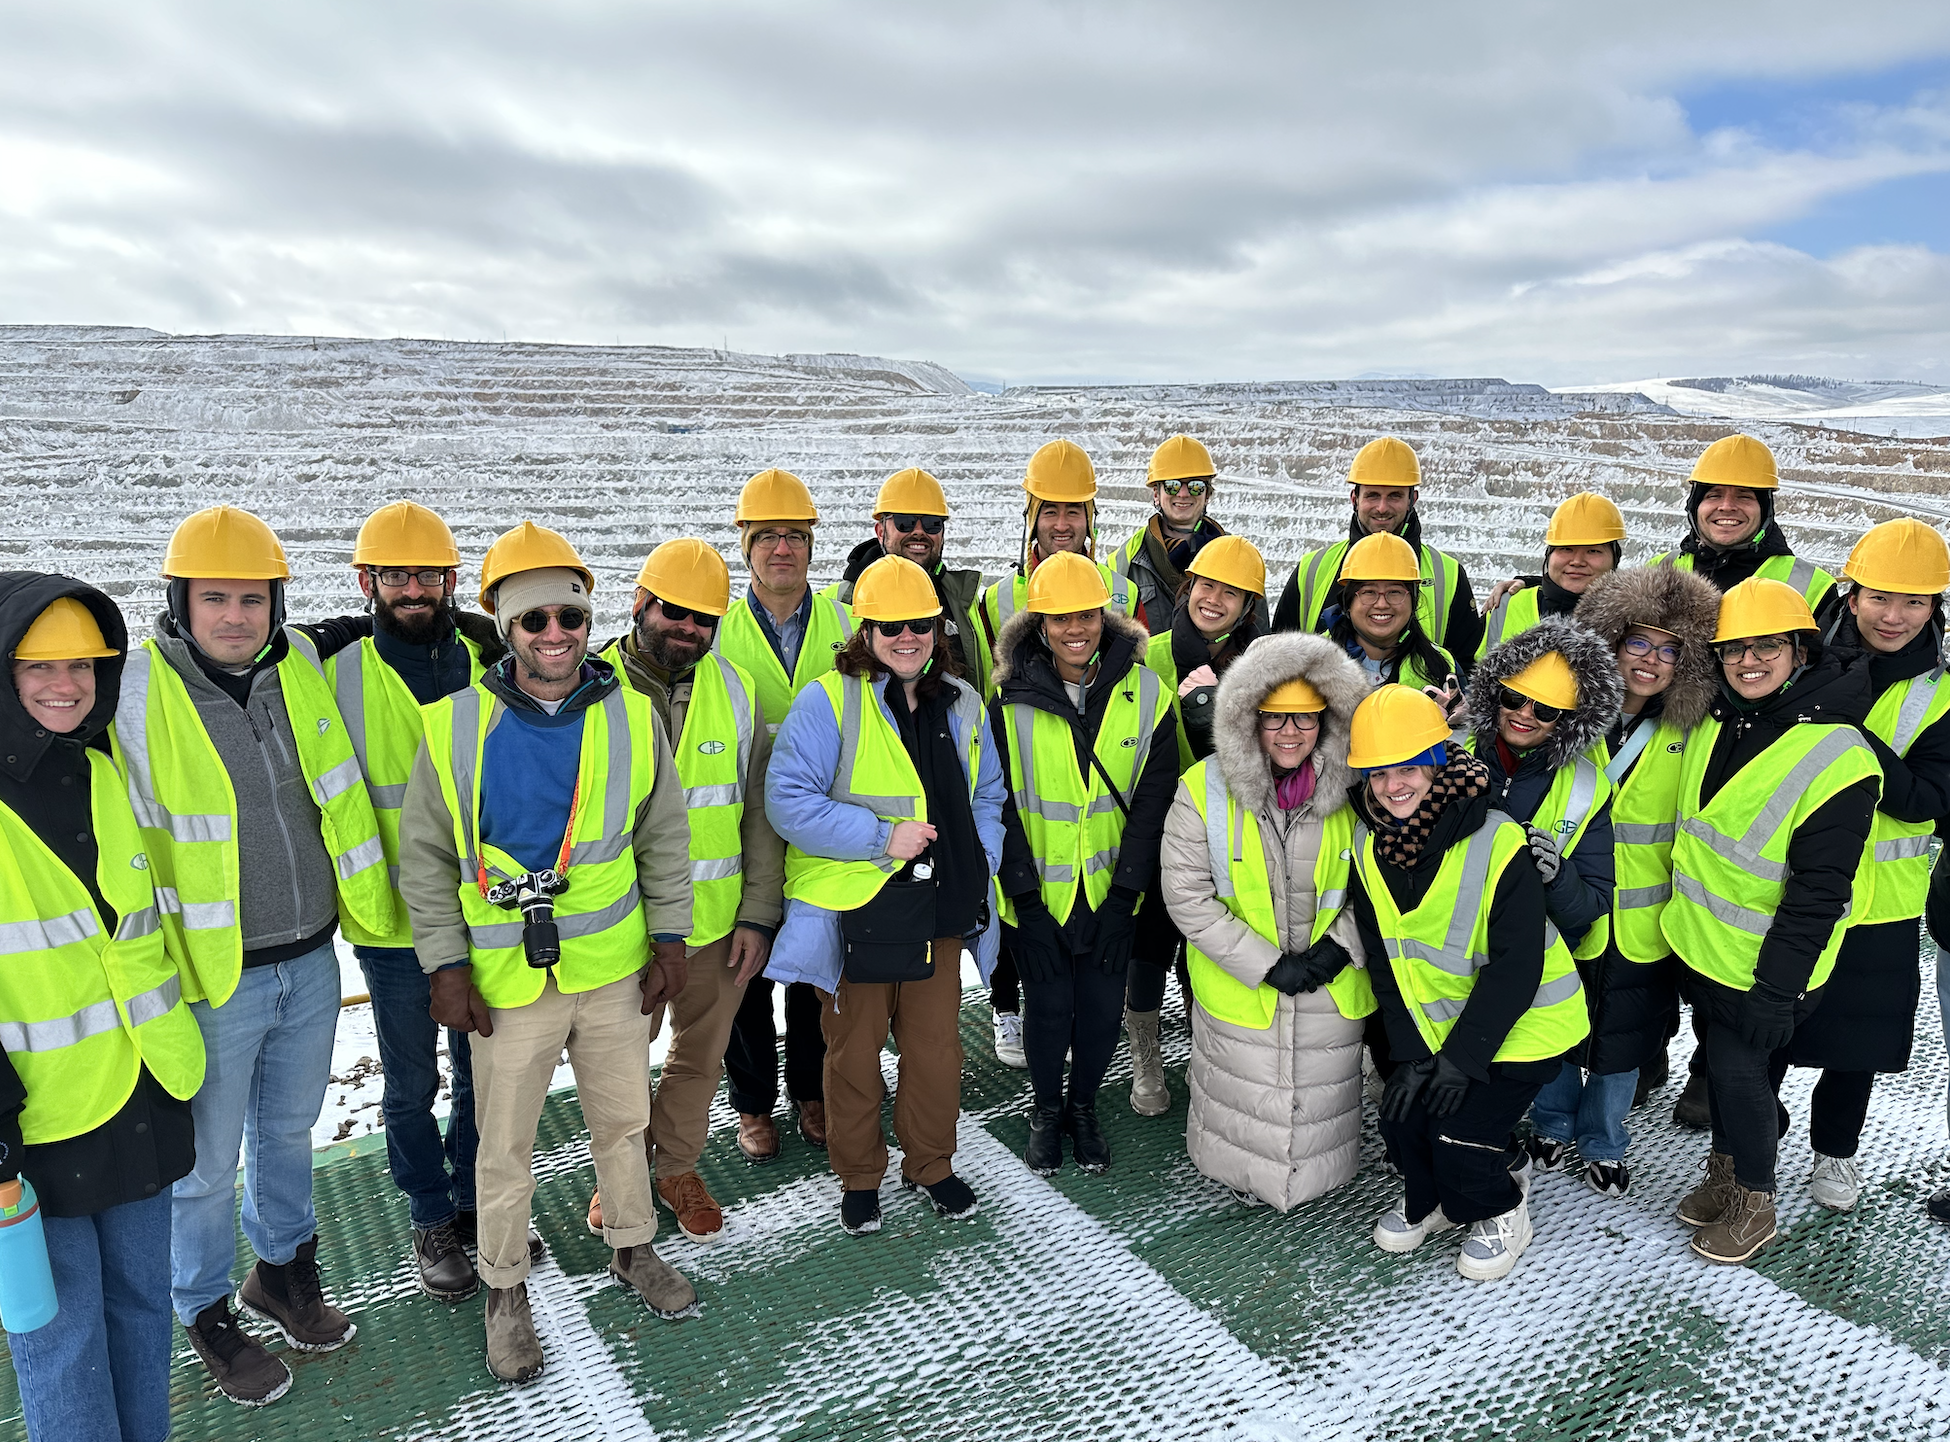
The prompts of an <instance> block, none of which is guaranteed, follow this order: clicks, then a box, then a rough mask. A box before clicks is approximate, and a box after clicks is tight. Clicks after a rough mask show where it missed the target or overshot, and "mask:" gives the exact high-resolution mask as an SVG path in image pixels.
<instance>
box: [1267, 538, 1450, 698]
mask: <svg viewBox="0 0 1950 1442" xmlns="http://www.w3.org/2000/svg"><path fill="white" fill-rule="evenodd" d="M1347 547H1348V543H1347V542H1346V541H1336V542H1334V544H1333V545H1331V546H1324V547H1322V548H1321V549H1320V550H1318V551H1309V552H1308V553H1307V554H1306V555H1304V556H1302V557H1301V558H1300V564H1299V566H1298V567H1297V568H1295V571H1294V574H1295V575H1296V576H1297V577H1299V581H1300V629H1301V630H1303V631H1318V630H1320V629H1321V626H1320V613H1321V612H1322V611H1324V610H1326V609H1327V602H1328V600H1329V598H1331V597H1332V596H1333V594H1334V584H1335V582H1337V581H1338V580H1340V576H1341V558H1342V557H1343V556H1345V555H1346V554H1347ZM1415 551H1416V556H1417V559H1418V560H1419V561H1420V564H1421V571H1422V584H1421V585H1420V586H1418V587H1416V596H1415V619H1416V620H1418V621H1420V622H1421V623H1422V634H1423V635H1424V636H1427V637H1428V638H1429V639H1430V640H1431V641H1433V642H1434V643H1435V644H1436V645H1438V646H1440V645H1442V644H1443V642H1444V640H1445V639H1446V638H1447V636H1448V631H1449V603H1450V602H1451V601H1452V600H1453V599H1454V598H1455V595H1456V592H1457V590H1458V589H1459V588H1460V587H1461V585H1462V566H1461V565H1460V564H1458V562H1457V561H1456V558H1455V557H1453V556H1449V555H1445V554H1443V553H1442V552H1441V551H1438V550H1436V549H1435V548H1434V547H1432V546H1422V545H1418V546H1417V547H1416V548H1415ZM1452 664H1453V663H1452ZM1441 683H1442V678H1441V677H1440V676H1437V677H1436V678H1435V679H1434V681H1433V682H1432V683H1430V684H1433V685H1440V684H1441ZM1404 684H1406V683H1404ZM1416 684H1417V685H1421V684H1423V683H1421V682H1419V681H1418V682H1417V683H1416Z"/></svg>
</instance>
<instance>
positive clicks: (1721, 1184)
mask: <svg viewBox="0 0 1950 1442" xmlns="http://www.w3.org/2000/svg"><path fill="white" fill-rule="evenodd" d="M1732 1200H1733V1158H1732V1157H1730V1156H1728V1155H1727V1154H1726V1153H1725V1152H1709V1153H1708V1154H1707V1157H1706V1180H1704V1181H1703V1182H1701V1183H1700V1184H1699V1185H1698V1186H1696V1187H1694V1188H1693V1189H1692V1190H1691V1191H1690V1192H1688V1193H1686V1197H1685V1200H1683V1201H1682V1202H1680V1204H1679V1220H1680V1221H1682V1222H1684V1223H1685V1224H1686V1225H1687V1226H1689V1227H1707V1226H1711V1225H1712V1224H1713V1223H1715V1222H1717V1221H1719V1220H1720V1216H1721V1214H1722V1213H1723V1212H1725V1211H1726V1209H1727V1204H1728V1203H1729V1202H1731V1201H1732Z"/></svg>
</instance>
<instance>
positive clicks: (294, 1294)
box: [237, 1232, 359, 1352]
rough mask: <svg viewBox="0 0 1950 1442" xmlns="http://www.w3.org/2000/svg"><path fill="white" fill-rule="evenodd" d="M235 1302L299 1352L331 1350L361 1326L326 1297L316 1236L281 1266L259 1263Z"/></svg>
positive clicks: (305, 1242) (340, 1344)
mask: <svg viewBox="0 0 1950 1442" xmlns="http://www.w3.org/2000/svg"><path fill="white" fill-rule="evenodd" d="M237 1306H238V1307H239V1309H240V1310H242V1311H246V1312H249V1313H250V1314H251V1315H252V1316H253V1317H257V1318H259V1319H260V1320H262V1321H266V1322H269V1323H270V1324H271V1325H272V1326H273V1327H276V1328H277V1329H278V1330H279V1331H280V1332H282V1333H283V1334H284V1340H285V1341H287V1342H289V1343H290V1344H291V1345H292V1346H294V1347H296V1348H297V1349H298V1350H299V1351H301V1352H330V1351H333V1350H334V1349H336V1348H339V1347H343V1346H344V1345H345V1344H346V1343H347V1342H350V1341H351V1340H352V1337H353V1334H354V1333H356V1332H357V1331H358V1330H359V1329H358V1328H357V1327H355V1326H353V1325H352V1319H351V1318H350V1317H348V1316H346V1315H345V1313H343V1312H341V1311H340V1310H339V1309H338V1308H337V1307H334V1306H333V1305H332V1304H331V1303H330V1302H328V1301H326V1300H325V1291H324V1288H323V1287H321V1286H320V1285H319V1281H318V1234H317V1233H316V1232H314V1233H313V1234H312V1235H311V1236H309V1237H307V1238H306V1239H305V1240H304V1241H303V1242H302V1243H300V1244H299V1247H298V1254H297V1255H296V1256H295V1257H293V1258H292V1259H291V1260H290V1261H288V1262H286V1263H285V1264H284V1265H283V1266H281V1267H278V1266H273V1265H272V1264H271V1263H269V1262H265V1261H260V1262H258V1264H257V1265H256V1266H255V1267H253V1268H251V1273H250V1275H249V1276H248V1277H246V1278H244V1285H243V1286H241V1287H239V1288H238V1289H237Z"/></svg>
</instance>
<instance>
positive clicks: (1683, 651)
mask: <svg viewBox="0 0 1950 1442" xmlns="http://www.w3.org/2000/svg"><path fill="white" fill-rule="evenodd" d="M1571 614H1572V615H1573V616H1574V617H1576V619H1578V620H1580V621H1582V622H1584V624H1585V625H1587V626H1589V627H1590V628H1591V629H1592V630H1594V631H1596V632H1597V633H1598V635H1599V636H1600V637H1601V638H1603V640H1604V642H1605V644H1606V645H1607V646H1609V647H1610V648H1611V651H1612V654H1613V655H1614V656H1616V655H1617V654H1618V643H1619V642H1620V641H1623V640H1624V639H1625V633H1626V631H1628V630H1629V629H1631V628H1632V627H1633V626H1656V627H1657V628H1658V629H1659V630H1661V631H1670V632H1672V633H1673V635H1675V636H1677V637H1678V638H1679V640H1680V650H1679V664H1678V665H1677V666H1675V667H1673V670H1672V684H1671V685H1670V686H1668V687H1667V688H1666V690H1665V693H1664V709H1663V710H1662V711H1661V713H1660V714H1661V716H1662V718H1663V719H1665V720H1668V721H1671V722H1672V723H1673V724H1674V725H1675V726H1678V727H1680V728H1681V729H1682V730H1690V729H1691V728H1693V727H1694V726H1697V725H1698V724H1699V723H1700V721H1701V720H1703V719H1704V718H1705V716H1706V712H1707V708H1708V707H1709V706H1711V705H1712V704H1713V697H1714V695H1715V693H1717V692H1718V690H1719V689H1720V668H1719V667H1718V666H1717V665H1716V664H1714V660H1713V633H1714V632H1715V631H1716V630H1718V629H1719V625H1720V592H1719V588H1718V587H1716V586H1715V585H1714V584H1713V583H1712V582H1711V581H1709V580H1707V579H1705V578H1704V577H1703V576H1700V575H1697V574H1695V573H1694V572H1692V571H1682V570H1679V569H1678V568H1677V567H1674V566H1634V567H1632V568H1631V569H1630V570H1624V571H1613V572H1611V573H1609V574H1608V575H1603V576H1600V577H1598V579H1597V580H1595V581H1593V582H1592V583H1591V585H1590V587H1589V588H1588V589H1586V591H1585V593H1584V595H1583V596H1581V597H1580V598H1579V599H1578V608H1577V610H1575V611H1574V612H1572V613H1571Z"/></svg>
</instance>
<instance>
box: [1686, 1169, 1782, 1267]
mask: <svg viewBox="0 0 1950 1442" xmlns="http://www.w3.org/2000/svg"><path fill="white" fill-rule="evenodd" d="M1774 1236H1775V1232H1774V1194H1773V1193H1772V1192H1750V1191H1748V1190H1747V1189H1746V1188H1745V1187H1743V1186H1741V1185H1740V1183H1739V1182H1735V1183H1733V1194H1732V1196H1731V1197H1730V1198H1729V1199H1728V1201H1727V1206H1726V1210H1725V1211H1724V1212H1722V1213H1721V1214H1720V1219H1719V1220H1718V1221H1716V1222H1713V1223H1711V1224H1710V1225H1708V1226H1704V1227H1701V1228H1700V1229H1699V1233H1698V1235H1697V1236H1695V1237H1694V1238H1693V1250H1694V1251H1696V1252H1698V1253H1699V1254H1700V1255H1701V1256H1702V1257H1704V1258H1706V1260H1707V1261H1709V1262H1720V1263H1724V1264H1726V1265H1728V1266H1732V1265H1734V1264H1736V1263H1739V1262H1745V1261H1749V1260H1751V1259H1752V1257H1753V1255H1754V1253H1756V1252H1758V1251H1759V1250H1760V1249H1761V1248H1762V1247H1764V1246H1766V1245H1767V1244H1768V1243H1769V1242H1771V1241H1773V1240H1774Z"/></svg>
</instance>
